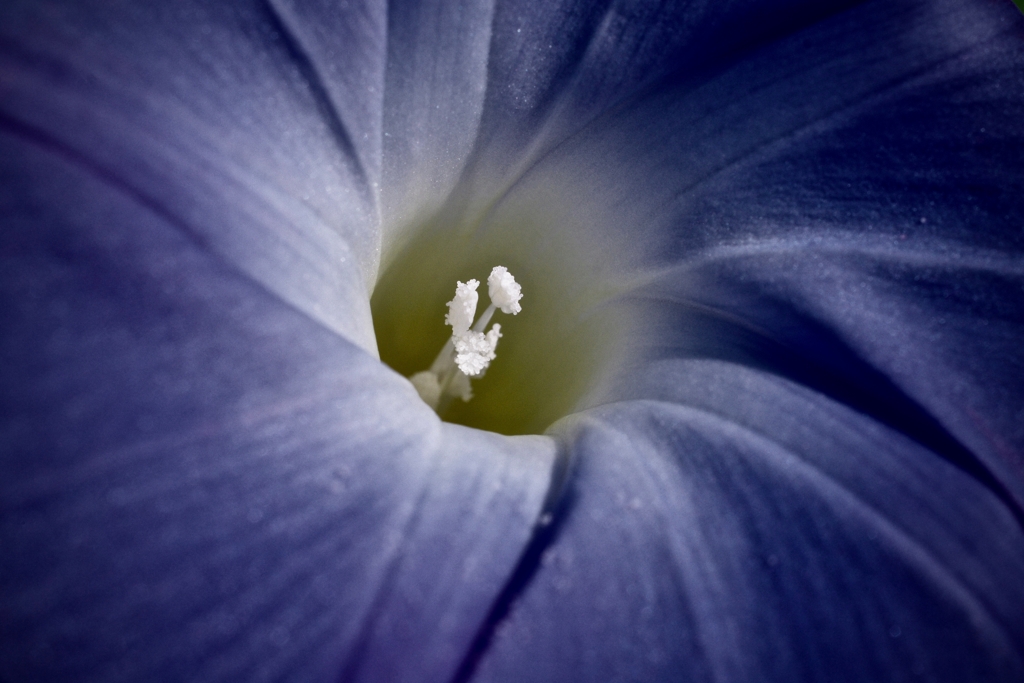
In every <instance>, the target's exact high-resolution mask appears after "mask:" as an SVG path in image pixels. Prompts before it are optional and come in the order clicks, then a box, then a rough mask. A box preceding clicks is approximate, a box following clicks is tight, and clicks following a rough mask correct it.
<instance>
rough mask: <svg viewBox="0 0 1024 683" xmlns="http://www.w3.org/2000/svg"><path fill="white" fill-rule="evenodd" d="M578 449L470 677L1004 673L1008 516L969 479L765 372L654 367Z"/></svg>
mask: <svg viewBox="0 0 1024 683" xmlns="http://www.w3.org/2000/svg"><path fill="white" fill-rule="evenodd" d="M651 372H652V378H651V380H650V381H651V387H652V392H651V393H652V394H653V395H655V396H656V395H657V394H656V393H655V392H654V391H653V386H654V385H660V386H662V387H663V389H662V391H661V395H662V397H663V400H662V399H655V400H651V401H631V402H629V403H626V404H618V405H613V406H608V407H606V408H604V409H598V410H596V411H593V412H591V413H588V414H587V415H585V416H582V417H580V418H579V419H578V422H577V423H576V424H575V425H573V427H572V434H573V441H572V442H573V444H574V450H573V454H574V456H575V461H574V462H575V469H574V471H573V474H572V482H573V483H572V484H571V486H570V488H569V491H568V493H567V494H566V497H565V499H564V501H563V508H562V509H561V511H560V514H559V515H558V516H557V517H556V521H555V529H554V532H553V535H554V538H553V541H552V542H551V543H550V545H549V546H548V547H547V548H546V549H545V550H544V552H543V553H542V554H541V555H540V557H539V558H538V562H537V565H536V568H535V573H534V575H533V576H532V577H531V579H530V581H529V587H528V589H527V590H526V591H525V592H524V594H523V595H522V596H521V599H520V600H518V601H516V602H514V603H513V604H512V607H511V610H510V612H509V613H508V615H507V617H506V619H504V620H503V621H502V623H501V625H500V626H499V627H498V629H497V630H496V632H495V635H494V637H493V639H492V640H491V642H490V644H489V647H488V649H487V650H486V652H485V654H484V655H483V657H482V660H481V661H480V662H479V665H478V668H477V669H476V676H475V677H474V678H473V680H481V681H508V680H523V681H550V680H579V681H589V680H603V681H651V680H688V681H752V680H789V681H797V680H798V681H903V680H932V681H964V680H986V681H1015V680H1019V678H1020V676H1021V675H1022V673H1024V657H1022V653H1024V639H1022V634H1024V619H1022V616H1021V615H1022V614H1024V591H1022V590H1021V583H1020V582H1019V580H1018V579H1019V577H1020V576H1021V573H1022V572H1024V553H1022V552H1021V551H1022V548H1024V535H1022V533H1021V529H1020V526H1019V523H1018V522H1017V520H1016V519H1014V517H1013V516H1012V515H1011V514H1009V513H1008V511H1007V510H1006V507H1005V505H1004V504H1003V503H1002V502H1001V501H1000V500H999V499H998V498H996V497H995V496H994V495H992V493H991V492H990V491H989V490H988V489H987V488H985V487H984V486H982V485H980V484H979V483H978V482H977V481H975V480H974V479H973V478H972V477H970V476H969V475H967V474H965V473H964V472H962V471H960V470H959V469H957V468H956V467H954V466H952V465H949V464H948V463H947V462H945V461H944V460H942V459H941V458H938V457H936V456H935V455H934V454H933V453H931V452H929V451H928V450H926V449H924V448H922V447H921V446H920V445H918V444H915V443H914V442H913V441H911V440H910V439H907V438H905V437H903V436H901V435H900V434H898V433H896V432H894V431H892V430H890V429H888V428H885V427H882V426H880V425H879V424H878V423H877V422H875V421H872V420H871V419H868V418H866V417H864V416H862V415H858V414H857V413H854V412H853V411H850V410H849V409H847V408H844V407H842V406H840V405H838V404H835V403H832V402H829V401H825V400H823V399H822V397H821V395H819V394H816V393H814V392H811V391H808V390H807V389H805V388H802V387H799V386H797V385H794V384H791V383H788V382H783V381H780V380H779V379H778V378H777V377H774V376H771V375H768V374H765V373H762V372H759V371H755V370H750V369H745V368H742V367H741V366H739V365H736V364H727V363H722V362H716V361H682V360H678V361H665V362H663V363H662V364H659V365H658V366H656V367H652V368H651Z"/></svg>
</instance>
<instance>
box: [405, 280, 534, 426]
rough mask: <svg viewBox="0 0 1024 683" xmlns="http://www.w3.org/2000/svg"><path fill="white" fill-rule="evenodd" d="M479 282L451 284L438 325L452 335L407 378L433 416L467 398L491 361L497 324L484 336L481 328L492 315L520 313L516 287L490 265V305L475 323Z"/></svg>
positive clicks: (518, 288) (514, 283)
mask: <svg viewBox="0 0 1024 683" xmlns="http://www.w3.org/2000/svg"><path fill="white" fill-rule="evenodd" d="M479 286H480V283H479V282H478V281H476V280H470V281H469V282H466V283H463V282H458V283H456V285H455V298H454V299H452V300H451V301H449V302H448V313H447V314H445V317H444V322H445V324H446V325H450V326H451V328H452V336H451V339H449V340H448V341H447V342H446V343H445V345H444V347H443V348H442V349H441V352H440V353H439V354H437V358H435V359H434V362H433V363H432V364H431V366H430V369H429V370H424V371H423V372H417V373H416V374H415V375H413V376H412V377H410V378H409V381H411V382H412V385H413V386H414V387H416V391H417V392H418V393H419V395H420V398H422V399H423V401H424V402H425V403H426V404H427V405H429V406H430V407H431V408H433V409H434V410H435V411H436V412H437V413H438V414H440V413H442V412H444V410H445V409H446V408H447V407H448V404H449V403H451V400H452V398H454V397H458V398H461V399H462V400H463V401H469V400H470V399H471V398H473V388H472V387H471V386H470V383H469V378H470V377H474V378H479V377H483V375H484V372H485V371H486V370H487V366H488V365H490V364H491V361H492V360H494V358H495V351H496V350H497V348H498V339H499V338H501V325H499V324H498V323H494V325H492V326H491V329H490V330H488V331H487V332H486V333H485V332H484V328H485V327H487V323H489V322H490V321H491V318H492V317H493V316H494V312H495V311H496V310H498V309H501V312H502V313H505V314H512V315H516V314H517V313H519V311H521V310H523V309H522V307H521V306H520V305H519V300H520V299H522V298H523V292H522V288H521V287H520V286H519V283H517V282H516V279H515V278H514V277H512V274H511V273H509V272H508V269H507V268H504V267H502V266H495V267H494V268H493V269H492V270H491V274H490V276H488V278H487V294H488V296H490V298H491V304H490V305H489V306H488V307H487V310H485V311H484V312H483V315H481V316H480V317H479V318H478V319H477V321H476V323H474V322H473V318H474V316H475V315H476V305H477V302H478V301H479V298H480V296H479V295H478V294H477V293H476V290H477V288H478V287H479Z"/></svg>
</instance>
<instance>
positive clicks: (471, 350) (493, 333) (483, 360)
mask: <svg viewBox="0 0 1024 683" xmlns="http://www.w3.org/2000/svg"><path fill="white" fill-rule="evenodd" d="M499 337H501V325H499V324H497V323H495V324H494V326H493V327H491V329H490V331H488V332H487V334H484V333H483V332H473V331H472V330H471V331H468V332H466V333H465V334H464V335H462V336H461V337H456V339H455V364H456V365H458V366H459V370H462V372H464V373H466V375H467V376H469V377H476V376H477V375H479V374H480V373H482V372H483V371H484V370H486V369H487V366H488V365H489V364H490V362H491V361H492V360H494V358H495V353H494V350H495V349H496V348H497V346H498V338H499Z"/></svg>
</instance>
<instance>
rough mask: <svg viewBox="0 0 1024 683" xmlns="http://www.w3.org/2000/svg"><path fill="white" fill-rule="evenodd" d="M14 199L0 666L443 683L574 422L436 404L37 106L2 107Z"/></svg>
mask: <svg viewBox="0 0 1024 683" xmlns="http://www.w3.org/2000/svg"><path fill="white" fill-rule="evenodd" d="M5 74H9V72H5ZM89 115H91V113H90V114H89ZM89 115H86V114H83V116H85V117H86V118H88V116H89ZM73 133H74V131H70V132H69V135H70V136H71V137H75V136H74V135H73ZM140 134H141V133H140ZM111 135H112V133H111ZM84 137H85V138H86V139H87V140H88V139H90V136H84ZM193 151H195V150H194V149H193ZM186 156H187V155H186ZM190 158H191V157H190ZM193 160H194V159H193ZM211 182H212V181H211ZM197 184H199V185H202V184H203V183H202V182H198V183H197ZM181 185H182V186H183V187H184V186H188V187H192V185H190V184H188V183H185V182H184V181H181ZM250 189H252V188H250ZM262 189H263V186H259V188H257V189H252V192H254V193H256V194H260V196H264V195H263V194H262ZM234 199H236V200H238V201H240V202H241V199H242V198H241V197H240V196H235V197H234ZM241 203H242V208H243V209H252V208H253V207H252V206H250V205H248V204H247V203H245V202H241ZM174 206H177V204H174ZM296 206H298V205H297V204H296ZM182 210H183V211H184V210H188V206H187V205H186V206H184V207H183V208H182ZM203 215H204V216H205V213H204V214H203ZM0 216H2V220H3V231H2V237H0V311H2V319H3V321H4V322H3V334H2V335H0V362H2V365H3V367H4V368H5V371H4V381H3V382H2V383H0V415H2V416H3V419H2V421H0V471H2V472H3V478H2V484H0V538H2V539H3V552H2V553H0V594H2V595H3V596H4V598H3V600H2V601H0V679H3V680H5V681H30V680H31V681H36V680H45V681H69V682H70V681H74V682H76V683H78V682H81V681H104V682H106V681H133V682H134V681H182V680H190V681H226V680H230V681H242V680H244V681H271V680H290V681H291V680H297V681H336V680H338V678H339V676H341V677H343V678H344V679H345V680H355V681H382V680H387V681H401V680H408V681H424V680H434V681H446V680H449V679H450V678H451V676H452V675H453V672H454V671H455V670H456V668H457V667H458V666H459V664H460V662H461V661H462V659H463V657H464V653H465V652H466V651H467V650H468V649H469V647H470V643H471V642H472V640H473V638H474V637H475V636H476V633H477V630H478V628H479V626H480V624H481V623H482V622H483V621H484V618H485V616H486V614H487V613H488V611H489V610H490V608H491V605H492V603H493V601H494V598H495V596H496V595H498V594H499V593H500V592H501V590H502V589H503V587H504V585H505V583H506V582H507V580H508V578H509V576H510V574H511V573H512V570H513V568H514V566H515V565H516V563H517V561H518V559H519V555H520V553H521V551H522V548H523V547H524V546H525V545H526V543H527V541H528V539H529V537H530V535H531V533H532V529H533V526H534V523H535V520H536V519H537V517H538V515H539V513H540V510H541V506H542V503H543V500H544V496H545V495H546V492H547V489H548V482H549V476H550V471H551V468H552V464H553V462H554V452H555V447H554V442H553V441H552V440H551V439H549V438H547V437H522V438H516V439H509V438H506V437H499V436H497V435H493V434H488V433H484V432H478V431H473V430H467V429H463V428H459V427H453V426H450V425H444V424H442V423H441V422H440V421H439V420H438V419H437V417H436V416H435V415H434V414H433V413H432V412H431V411H430V410H429V409H427V408H426V406H425V405H424V404H423V403H422V402H421V401H420V400H419V398H418V397H417V396H416V394H415V392H414V390H413V388H412V386H411V385H410V384H409V383H408V382H407V381H406V380H405V379H403V378H400V377H398V376H397V375H395V374H394V373H392V372H391V371H390V370H388V369H387V368H386V367H384V366H383V365H381V364H380V363H379V362H378V361H377V360H376V359H375V358H374V357H373V356H372V355H371V354H369V353H367V351H366V350H364V349H361V348H359V347H358V346H356V345H354V344H353V343H351V342H350V341H348V340H346V339H344V338H343V337H341V336H339V335H338V334H337V332H336V331H335V329H333V328H332V327H331V326H327V325H325V324H323V321H321V320H319V319H316V318H314V317H310V316H309V315H306V313H305V312H303V311H301V310H298V309H297V307H295V306H292V305H290V304H289V303H288V302H287V301H286V300H285V299H284V298H282V297H281V296H278V294H279V292H277V291H274V290H272V288H268V287H267V286H266V283H264V282H262V281H260V280H259V279H258V278H252V277H250V276H249V274H248V273H247V272H246V271H245V270H244V268H239V267H238V263H237V262H235V261H232V260H231V259H226V258H224V257H223V252H221V251H220V250H218V249H212V248H210V243H209V241H207V240H205V239H203V238H202V236H201V231H200V230H190V229H187V227H185V226H183V225H182V224H181V223H180V222H179V221H178V220H176V219H175V218H174V217H173V216H171V215H169V212H168V211H164V210H161V208H160V207H159V206H154V204H153V202H152V201H150V200H149V199H147V198H145V197H142V196H141V195H140V193H139V192H137V191H136V190H135V189H133V188H132V187H129V183H128V182H127V181H122V180H119V179H116V178H114V177H112V176H111V175H110V174H109V173H107V172H105V171H103V172H100V171H98V170H97V166H96V165H94V164H91V163H87V162H86V161H85V160H84V158H83V157H82V156H81V155H79V154H77V153H71V152H70V151H69V150H68V148H67V146H65V145H63V144H58V143H57V142H56V141H54V140H52V139H51V138H50V137H47V136H43V135H40V134H36V132H35V130H34V129H31V130H30V129H29V128H28V127H27V126H25V125H20V124H19V125H8V126H6V127H5V128H4V129H3V130H2V131H0ZM312 224H313V223H308V224H307V225H312ZM278 227H279V228H280V229H282V230H284V228H283V227H281V226H280V225H279V226H278ZM228 232H230V231H228ZM261 235H262V233H261V232H260V226H255V227H254V228H253V233H252V234H251V239H252V240H253V241H254V242H256V243H259V242H260V240H261V239H262V238H261ZM338 243H339V244H341V242H340V241H339V242H338ZM307 247H308V248H310V249H312V245H307ZM304 248H305V247H304ZM310 253H312V252H310ZM336 303H337V304H338V305H346V306H351V305H353V304H352V303H351V302H349V301H346V300H342V301H341V302H336Z"/></svg>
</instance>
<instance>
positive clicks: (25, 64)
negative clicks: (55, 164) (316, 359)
mask: <svg viewBox="0 0 1024 683" xmlns="http://www.w3.org/2000/svg"><path fill="white" fill-rule="evenodd" d="M0 12H2V15H0V60H2V61H0V79H2V81H0V117H2V125H3V127H4V128H5V129H7V130H12V131H14V132H15V134H16V135H18V136H20V137H27V138H33V139H36V140H37V141H38V143H39V144H41V145H45V146H49V147H51V148H53V149H56V150H60V153H61V154H63V155H65V156H68V157H73V158H75V159H77V163H79V164H81V165H84V166H88V167H89V168H90V169H91V172H92V173H93V174H94V175H97V176H101V177H103V178H105V179H106V182H108V183H110V184H115V185H118V186H120V187H122V188H123V190H124V191H125V192H127V193H130V194H132V195H133V196H135V197H136V198H137V199H138V201H140V202H142V203H145V204H146V205H147V206H149V207H150V208H151V209H152V210H153V211H155V212H157V213H159V214H161V215H162V216H163V217H164V219H165V220H168V221H171V222H173V223H175V224H177V225H179V226H180V228H181V229H182V230H185V231H187V232H189V233H190V234H191V235H192V236H193V238H194V239H195V240H197V241H199V242H201V243H203V244H205V245H208V246H209V248H210V249H211V250H213V251H214V252H215V253H217V254H219V255H220V256H221V257H222V258H223V259H225V260H226V261H227V262H229V263H231V264H232V265H233V266H234V267H236V268H237V269H239V270H240V271H242V272H244V273H245V274H246V275H248V276H249V277H251V278H253V279H254V280H256V281H257V282H259V283H260V284H262V285H263V286H264V287H266V288H267V289H269V290H270V291H272V292H273V293H275V294H276V295H278V296H279V297H281V298H282V299H284V300H285V301H287V302H289V303H290V304H291V305H293V306H295V307H296V308H298V309H299V310H301V311H302V312H304V313H306V314H307V315H309V316H311V317H313V318H315V319H317V320H319V321H320V322H321V323H323V324H325V325H327V326H328V327H330V328H331V329H333V330H335V331H336V332H338V333H340V334H343V335H344V336H346V337H347V338H349V339H350V340H352V341H354V342H356V343H357V344H359V345H360V346H362V347H363V348H365V349H368V350H371V351H372V350H374V349H375V348H376V346H375V340H374V338H373V328H372V323H371V321H370V316H369V307H368V305H367V304H366V301H367V299H368V290H369V287H370V286H372V282H373V279H374V277H375V275H376V268H377V262H378V258H379V244H380V235H379V233H378V231H377V227H376V226H377V218H376V216H377V208H376V190H375V187H376V184H377V181H378V180H379V175H380V144H381V142H380V141H381V104H382V100H383V78H384V60H385V57H386V52H385V50H386V47H385V30H386V28H385V21H386V17H385V16H384V8H383V7H382V6H381V5H380V4H379V3H376V2H351V3H346V4H345V5H344V6H343V7H334V6H333V5H332V6H328V5H327V4H320V5H318V4H311V3H302V4H301V5H296V4H293V3H290V2H288V0H272V1H271V0H268V1H267V2H262V1H252V2H243V3H229V4H224V3H207V2H181V3H172V4H169V5H161V4H159V3H127V4H125V3H106V2H13V3H5V5H4V7H3V8H2V9H0ZM339 302H345V303H344V305H340V304H339Z"/></svg>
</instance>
